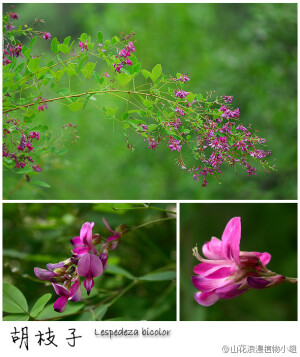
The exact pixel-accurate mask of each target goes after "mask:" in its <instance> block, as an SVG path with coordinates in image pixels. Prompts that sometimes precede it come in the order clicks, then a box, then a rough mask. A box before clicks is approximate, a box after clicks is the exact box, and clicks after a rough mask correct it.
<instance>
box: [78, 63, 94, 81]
mask: <svg viewBox="0 0 300 357" xmlns="http://www.w3.org/2000/svg"><path fill="white" fill-rule="evenodd" d="M95 65H96V64H95V63H93V62H88V63H87V64H86V65H85V66H84V67H83V68H82V70H81V72H82V73H83V75H84V76H85V78H86V79H90V78H91V76H92V74H93V71H94V69H95Z"/></svg>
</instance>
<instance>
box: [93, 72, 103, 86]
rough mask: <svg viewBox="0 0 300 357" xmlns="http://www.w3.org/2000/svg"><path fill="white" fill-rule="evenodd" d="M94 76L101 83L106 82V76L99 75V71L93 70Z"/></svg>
mask: <svg viewBox="0 0 300 357" xmlns="http://www.w3.org/2000/svg"><path fill="white" fill-rule="evenodd" d="M93 76H94V78H95V80H96V81H97V82H98V83H99V84H100V85H101V84H102V83H103V82H104V77H103V76H102V77H99V74H98V73H97V72H93Z"/></svg>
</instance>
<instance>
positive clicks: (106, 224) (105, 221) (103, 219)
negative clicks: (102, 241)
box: [102, 217, 118, 233]
mask: <svg viewBox="0 0 300 357" xmlns="http://www.w3.org/2000/svg"><path fill="white" fill-rule="evenodd" d="M102 221H103V223H104V224H105V226H106V228H107V229H108V230H109V231H110V232H111V233H118V232H116V231H113V230H112V229H111V228H110V225H109V224H108V222H107V220H106V219H105V218H104V217H102Z"/></svg>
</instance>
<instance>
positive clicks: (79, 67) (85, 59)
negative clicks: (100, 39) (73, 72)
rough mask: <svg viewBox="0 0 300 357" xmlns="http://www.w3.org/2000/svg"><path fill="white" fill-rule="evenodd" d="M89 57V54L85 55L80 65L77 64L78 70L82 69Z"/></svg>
mask: <svg viewBox="0 0 300 357" xmlns="http://www.w3.org/2000/svg"><path fill="white" fill-rule="evenodd" d="M88 59H89V56H88V55H86V54H85V55H83V56H82V57H81V59H80V61H79V63H78V66H77V69H78V72H80V71H81V69H82V67H83V65H84V63H85V62H86V61H87V60H88Z"/></svg>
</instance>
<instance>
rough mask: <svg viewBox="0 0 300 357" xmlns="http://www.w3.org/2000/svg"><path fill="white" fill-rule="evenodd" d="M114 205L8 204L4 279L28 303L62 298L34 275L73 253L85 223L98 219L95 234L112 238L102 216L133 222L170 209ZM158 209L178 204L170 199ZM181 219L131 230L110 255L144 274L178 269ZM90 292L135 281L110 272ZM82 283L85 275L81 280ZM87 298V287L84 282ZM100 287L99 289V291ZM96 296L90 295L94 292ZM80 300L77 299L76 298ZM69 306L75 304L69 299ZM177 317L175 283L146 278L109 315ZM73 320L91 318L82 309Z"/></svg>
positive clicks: (160, 215)
mask: <svg viewBox="0 0 300 357" xmlns="http://www.w3.org/2000/svg"><path fill="white" fill-rule="evenodd" d="M111 206H112V204H83V203H82V204H68V203H65V204H40V203H32V204H30V203H29V204H15V203H11V204H4V208H3V216H4V218H3V264H4V267H3V281H4V282H8V283H12V284H14V285H15V286H17V287H18V288H19V289H20V290H21V291H22V292H23V294H24V295H25V297H26V298H27V300H28V305H29V308H31V307H32V305H33V304H34V302H35V301H36V300H37V299H38V298H39V297H40V296H42V295H43V294H46V293H51V294H52V299H51V301H50V303H51V304H52V305H53V303H54V301H55V300H56V299H57V297H58V296H57V295H56V294H55V292H54V289H53V288H52V286H51V285H50V286H49V284H48V286H46V285H45V282H41V281H38V280H37V279H36V278H35V275H34V272H33V268H34V267H41V268H46V264H47V263H55V262H59V261H61V260H65V259H67V258H69V257H70V256H71V252H70V251H71V249H72V246H71V244H70V239H72V238H73V237H74V236H78V235H79V232H80V228H81V226H82V224H83V223H84V222H86V221H88V222H92V221H94V222H95V227H94V228H93V233H100V234H101V235H102V236H103V237H108V236H109V235H110V234H109V233H108V231H107V229H106V227H105V226H104V224H103V223H102V219H101V217H103V216H104V217H105V218H106V219H107V220H108V222H109V224H110V225H111V227H112V228H115V227H117V226H118V225H120V224H123V223H125V224H126V225H127V226H128V227H133V226H139V225H141V224H144V223H147V222H150V221H153V220H155V219H159V218H165V217H168V216H167V215H166V213H164V212H159V211H153V210H139V209H138V210H128V211H126V210H118V211H114V210H112V209H111V208H110V207H111ZM154 206H155V207H158V208H163V209H166V208H170V209H171V210H173V211H174V210H175V209H176V207H175V206H174V205H171V206H169V207H168V205H166V204H157V205H154ZM175 222H176V220H169V221H168V220H166V221H162V222H159V223H154V224H150V225H147V226H145V227H143V228H139V229H136V230H134V231H131V232H128V233H127V234H126V235H124V236H123V237H122V238H121V242H120V244H119V245H118V247H117V248H116V249H115V250H114V251H113V252H111V253H110V254H109V259H108V263H109V264H111V265H117V266H119V267H121V268H123V269H125V270H127V271H129V272H130V273H131V274H132V275H134V276H137V277H140V276H143V275H146V274H149V273H151V272H154V271H156V270H158V269H163V270H175V271H176V223H175ZM94 281H95V287H94V288H93V290H92V293H91V296H93V299H94V300H95V301H96V302H97V301H98V302H101V300H104V299H105V298H107V295H105V292H107V291H108V293H109V292H110V291H112V292H116V291H118V290H119V289H120V291H121V290H122V289H123V288H124V287H126V286H128V285H129V284H130V283H131V282H132V280H129V279H128V278H126V277H124V276H122V275H119V274H117V275H114V274H111V273H109V272H105V273H104V274H103V275H102V276H101V277H97V278H95V279H94ZM82 282H83V279H82ZM81 288H82V292H83V297H84V296H85V298H86V294H85V293H84V291H85V289H84V287H83V284H82V286H81ZM96 292H97V293H96ZM90 299H91V297H90ZM73 304H75V303H73ZM68 305H72V302H69V303H68ZM110 318H121V319H122V320H166V321H168V320H176V282H175V281H172V280H169V281H155V282H147V281H145V282H141V283H139V284H138V285H136V286H135V287H133V288H132V289H131V290H129V291H128V292H127V293H126V294H125V295H124V296H123V297H122V298H120V299H119V300H118V301H117V302H116V303H115V304H113V305H112V306H111V307H110V308H109V310H108V312H107V314H106V315H105V320H107V319H110ZM67 319H68V320H71V319H83V320H85V319H86V320H87V319H90V316H85V315H82V314H77V315H75V316H73V317H68V318H67Z"/></svg>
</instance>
